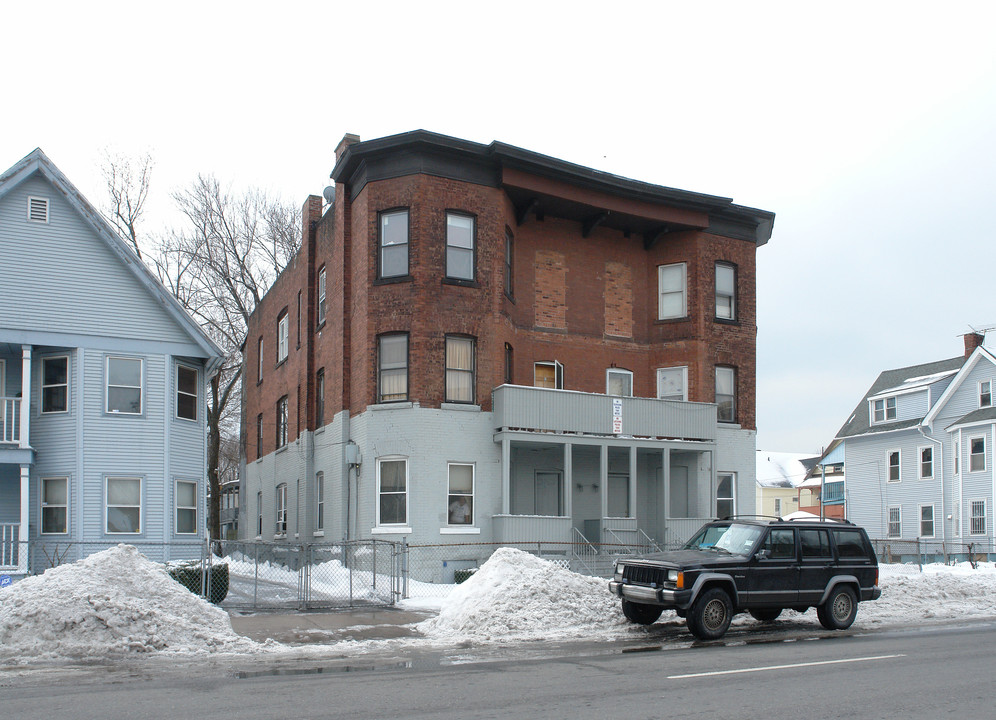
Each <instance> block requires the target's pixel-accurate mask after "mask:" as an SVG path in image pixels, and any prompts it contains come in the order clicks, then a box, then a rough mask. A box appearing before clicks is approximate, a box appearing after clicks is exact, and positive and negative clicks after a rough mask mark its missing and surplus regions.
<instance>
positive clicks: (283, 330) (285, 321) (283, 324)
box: [277, 308, 290, 363]
mask: <svg viewBox="0 0 996 720" xmlns="http://www.w3.org/2000/svg"><path fill="white" fill-rule="evenodd" d="M289 333H290V316H289V315H288V314H287V308H284V309H283V310H281V311H280V317H278V318H277V362H278V363H279V362H283V361H284V360H286V359H287V346H288V344H289V337H290V335H289Z"/></svg>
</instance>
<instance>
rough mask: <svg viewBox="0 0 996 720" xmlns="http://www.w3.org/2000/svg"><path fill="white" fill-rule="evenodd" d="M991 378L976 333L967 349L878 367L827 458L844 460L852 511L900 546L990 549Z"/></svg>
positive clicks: (994, 482) (994, 366) (994, 422)
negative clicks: (893, 366) (927, 360)
mask: <svg viewBox="0 0 996 720" xmlns="http://www.w3.org/2000/svg"><path fill="white" fill-rule="evenodd" d="M994 382H996V357H994V355H993V354H992V353H991V352H990V351H989V350H988V349H986V348H984V347H982V336H980V335H976V334H974V333H973V334H969V335H966V336H965V355H964V356H962V357H955V358H951V359H949V360H940V361H937V362H932V363H927V364H924V365H914V366H911V367H906V368H899V369H897V370H887V371H885V372H883V373H882V374H881V375H879V377H878V379H877V380H876V381H875V383H874V384H873V385H872V386H871V388H870V389H869V390H868V392H867V393H866V394H865V396H864V397H863V398H862V399H861V402H859V403H858V406H857V407H856V408H855V409H854V412H853V414H852V415H851V417H850V418H849V419H848V421H847V422H846V423H845V424H844V426H843V427H842V428H841V429H840V431H839V432H838V434H837V438H836V439H835V441H834V443H833V445H832V446H831V448H830V450H829V452H828V453H827V455H826V457H825V459H824V462H832V463H839V462H843V463H844V468H845V471H846V480H845V495H846V502H847V516H848V519H849V520H851V521H853V522H855V523H857V524H859V525H862V526H864V527H865V528H866V529H867V530H868V534H869V535H870V536H871V537H872V538H875V539H882V540H889V541H892V546H893V549H894V551H897V552H900V553H904V552H906V551H907V550H908V549H909V548H908V547H907V544H906V543H902V542H897V541H909V542H910V543H911V544H912V543H913V542H915V541H920V542H926V543H927V546H928V547H930V548H931V552H935V551H939V550H940V549H941V543H944V550H945V551H947V552H949V553H955V554H963V553H964V552H966V551H967V549H968V545H969V544H971V545H973V547H974V548H975V550H976V551H977V552H987V551H988V552H992V551H993V515H992V512H993V498H994V493H996V475H994V473H993V443H994V442H996V406H994V404H993V384H994ZM898 548H905V550H903V549H900V550H896V549H898ZM987 548H988V550H987Z"/></svg>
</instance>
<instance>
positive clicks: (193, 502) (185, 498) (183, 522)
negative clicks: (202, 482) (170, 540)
mask: <svg viewBox="0 0 996 720" xmlns="http://www.w3.org/2000/svg"><path fill="white" fill-rule="evenodd" d="M173 502H174V505H175V506H176V508H175V509H176V534H177V535H196V534H197V483H196V482H191V481H190V480H177V481H176V490H175V492H174V497H173Z"/></svg>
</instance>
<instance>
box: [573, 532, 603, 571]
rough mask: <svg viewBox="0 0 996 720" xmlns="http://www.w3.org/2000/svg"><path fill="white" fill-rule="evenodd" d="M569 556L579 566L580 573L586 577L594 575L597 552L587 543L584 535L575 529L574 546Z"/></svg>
mask: <svg viewBox="0 0 996 720" xmlns="http://www.w3.org/2000/svg"><path fill="white" fill-rule="evenodd" d="M571 554H572V555H573V556H574V558H573V559H574V561H575V562H576V563H577V564H578V565H579V566H580V569H581V571H582V572H585V573H586V574H588V575H595V574H596V572H595V565H596V562H597V560H596V558H597V556H598V550H597V549H596V548H595V546H594V545H592V544H591V542H589V541H588V538H586V537H585V536H584V533H583V532H581V531H580V530H578V529H577V528H574V545H573V547H572V548H571ZM575 569H578V568H575Z"/></svg>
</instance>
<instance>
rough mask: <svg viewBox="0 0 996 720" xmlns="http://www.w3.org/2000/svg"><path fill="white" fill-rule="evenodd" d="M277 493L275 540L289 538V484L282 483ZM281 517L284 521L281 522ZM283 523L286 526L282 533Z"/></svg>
mask: <svg viewBox="0 0 996 720" xmlns="http://www.w3.org/2000/svg"><path fill="white" fill-rule="evenodd" d="M276 492H277V494H276V500H275V511H276V512H275V514H274V522H273V537H275V538H278V537H279V538H284V537H287V522H288V521H287V512H288V511H287V499H288V492H287V483H280V484H279V485H277V487H276ZM281 516H283V520H281ZM281 523H282V524H283V526H284V529H283V531H281V530H280V529H279V528H280V525H281Z"/></svg>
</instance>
